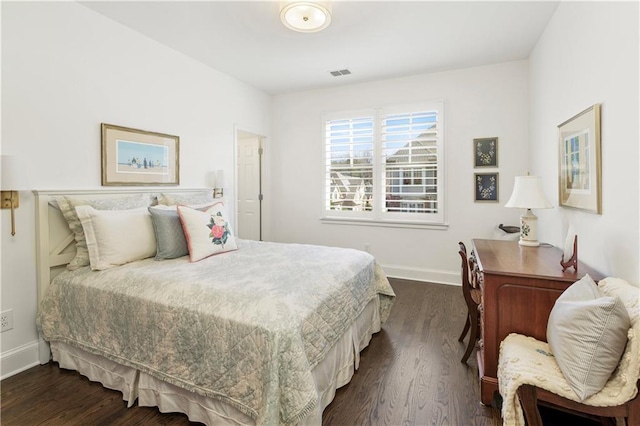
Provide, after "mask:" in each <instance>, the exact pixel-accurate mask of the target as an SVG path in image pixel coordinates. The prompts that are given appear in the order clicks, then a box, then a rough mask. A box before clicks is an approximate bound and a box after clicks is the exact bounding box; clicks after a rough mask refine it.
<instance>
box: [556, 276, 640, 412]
mask: <svg viewBox="0 0 640 426" xmlns="http://www.w3.org/2000/svg"><path fill="white" fill-rule="evenodd" d="M630 327H631V322H630V320H629V314H628V313H627V310H626V308H625V306H624V303H623V302H622V300H620V298H619V297H617V296H608V295H606V294H604V293H602V292H601V290H600V289H599V288H598V286H597V285H596V283H595V282H594V281H593V279H591V277H590V276H589V275H585V276H584V277H583V278H582V279H581V280H580V281H577V282H575V283H573V284H572V285H571V286H570V287H569V288H568V289H567V290H565V292H564V293H562V295H560V297H559V298H558V300H556V303H555V305H554V306H553V309H552V310H551V314H550V315H549V322H548V323H547V341H548V342H549V347H550V348H551V352H552V353H553V355H554V356H555V359H556V362H557V363H558V366H559V367H560V370H561V371H562V374H563V375H564V376H565V378H566V379H567V382H568V383H569V386H571V388H572V389H573V390H574V391H575V393H576V395H577V396H578V398H579V400H580V401H584V400H585V399H587V398H589V397H590V396H591V395H593V394H595V393H598V392H599V391H600V390H601V389H602V388H603V387H604V385H605V384H606V383H607V381H608V380H609V377H611V373H613V370H615V369H616V367H617V366H618V363H619V362H620V357H621V356H622V353H623V352H624V349H625V346H626V345H627V333H628V331H629V328H630Z"/></svg>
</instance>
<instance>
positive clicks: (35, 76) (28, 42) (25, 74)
mask: <svg viewBox="0 0 640 426" xmlns="http://www.w3.org/2000/svg"><path fill="white" fill-rule="evenodd" d="M271 102H272V98H271V96H269V95H267V94H265V93H263V92H261V91H258V90H256V89H254V88H251V87H249V86H247V85H245V84H243V83H240V82H239V81H237V80H236V79H234V78H231V77H228V76H226V75H224V74H221V73H219V72H216V71H214V70H212V69H210V68H208V67H206V66H204V65H202V64H200V63H198V62H196V61H194V60H192V59H190V58H187V57H186V56H184V55H182V54H179V53H177V52H176V51H174V50H172V49H169V48H167V47H165V46H163V45H160V44H158V43H156V42H154V41H152V40H150V39H148V38H147V37H144V36H142V35H140V34H138V33H135V32H133V31H131V30H130V29H128V28H126V27H124V26H122V25H120V24H118V23H116V22H114V21H112V20H110V19H108V18H105V17H104V16H102V15H99V14H97V13H96V12H93V11H92V10H90V9H88V8H86V7H84V6H82V5H80V4H78V3H76V2H55V3H54V2H40V3H30V2H22V3H18V2H15V3H11V2H2V153H4V154H14V155H17V156H19V157H20V158H21V159H23V160H25V162H26V163H27V169H28V177H29V187H30V188H33V189H64V188H69V189H73V188H98V187H100V184H101V183H100V182H101V178H100V176H101V168H100V123H102V122H104V123H111V124H117V125H122V126H127V127H134V128H139V129H144V130H150V131H157V132H162V133H169V134H173V135H178V136H180V162H181V165H182V167H181V176H180V184H181V185H180V186H182V187H205V186H206V185H207V183H208V182H207V178H206V176H207V173H208V172H210V171H211V170H216V169H223V170H225V175H226V176H228V177H229V178H227V187H228V188H226V190H227V191H229V193H233V190H234V189H233V185H234V183H233V179H232V178H231V177H232V176H234V170H233V164H234V163H233V161H234V152H233V151H234V137H235V136H234V125H237V126H240V127H242V128H250V129H255V131H256V132H259V133H260V134H264V135H268V134H270V120H271V117H270V106H271ZM1 220H2V221H1V225H2V228H1V229H0V234H1V235H0V238H1V242H2V252H1V253H2V283H1V299H2V300H1V309H2V310H6V309H13V311H14V329H13V330H9V331H7V332H4V333H2V334H1V335H0V339H1V343H0V351H1V356H2V359H1V361H2V377H4V376H6V375H7V373H8V372H16V371H17V370H20V369H21V368H25V367H29V366H30V365H32V364H33V363H35V362H36V360H37V347H36V346H35V342H36V339H37V334H36V328H35V316H36V272H35V271H36V265H35V233H34V224H35V214H34V203H33V196H32V194H31V192H29V191H22V192H21V193H20V208H19V209H18V210H17V211H16V221H17V234H16V236H15V237H11V236H10V233H9V211H8V210H2V211H1Z"/></svg>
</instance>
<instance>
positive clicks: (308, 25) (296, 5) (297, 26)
mask: <svg viewBox="0 0 640 426" xmlns="http://www.w3.org/2000/svg"><path fill="white" fill-rule="evenodd" d="M280 20H281V21H282V23H283V24H284V26H285V27H287V28H289V29H291V30H293V31H299V32H301V33H314V32H317V31H322V30H324V29H325V28H327V27H328V26H329V24H330V23H331V5H330V4H329V3H328V2H311V1H290V2H285V3H283V4H282V6H281V7H280Z"/></svg>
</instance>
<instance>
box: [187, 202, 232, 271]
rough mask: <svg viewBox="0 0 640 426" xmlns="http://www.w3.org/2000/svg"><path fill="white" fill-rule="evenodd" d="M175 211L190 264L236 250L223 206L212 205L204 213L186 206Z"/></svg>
mask: <svg viewBox="0 0 640 426" xmlns="http://www.w3.org/2000/svg"><path fill="white" fill-rule="evenodd" d="M177 209H178V215H179V216H180V223H182V229H183V231H184V236H185V237H186V239H187V246H188V248H189V260H190V261H191V262H197V261H198V260H202V259H204V258H206V257H209V256H213V255H214V254H218V253H224V252H227V251H232V250H237V249H238V246H237V244H236V239H235V237H234V236H233V233H232V232H231V225H230V224H229V220H228V217H229V216H228V215H227V211H226V209H225V207H224V204H222V203H217V204H214V205H213V206H211V207H210V208H209V209H207V210H206V211H204V212H203V211H200V210H196V209H192V208H190V207H187V206H178V207H177Z"/></svg>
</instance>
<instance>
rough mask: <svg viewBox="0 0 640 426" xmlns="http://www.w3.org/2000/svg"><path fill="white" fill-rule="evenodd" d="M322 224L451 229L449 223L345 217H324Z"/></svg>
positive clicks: (321, 219) (321, 220)
mask: <svg viewBox="0 0 640 426" xmlns="http://www.w3.org/2000/svg"><path fill="white" fill-rule="evenodd" d="M320 223H323V224H326V225H355V226H380V227H383V228H411V229H433V230H438V231H446V230H447V229H449V224H448V223H433V222H418V221H408V220H407V221H399V220H374V219H362V218H357V219H354V218H344V217H322V218H320Z"/></svg>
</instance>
